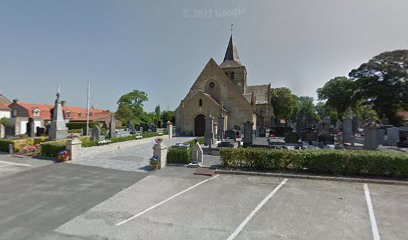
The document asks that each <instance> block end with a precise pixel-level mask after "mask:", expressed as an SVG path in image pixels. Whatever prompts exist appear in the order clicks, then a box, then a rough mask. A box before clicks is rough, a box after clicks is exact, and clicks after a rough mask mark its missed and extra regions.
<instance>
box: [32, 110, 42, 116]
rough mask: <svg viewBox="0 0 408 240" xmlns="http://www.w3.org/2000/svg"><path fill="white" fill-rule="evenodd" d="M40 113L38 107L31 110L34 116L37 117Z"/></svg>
mask: <svg viewBox="0 0 408 240" xmlns="http://www.w3.org/2000/svg"><path fill="white" fill-rule="evenodd" d="M40 113H41V110H40V109H38V108H36V109H34V110H33V116H34V117H39V116H40Z"/></svg>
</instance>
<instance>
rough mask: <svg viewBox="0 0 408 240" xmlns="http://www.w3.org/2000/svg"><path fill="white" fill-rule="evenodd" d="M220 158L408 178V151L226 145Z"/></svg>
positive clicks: (229, 163)
mask: <svg viewBox="0 0 408 240" xmlns="http://www.w3.org/2000/svg"><path fill="white" fill-rule="evenodd" d="M221 161H222V162H223V164H224V166H225V167H227V168H245V169H256V170H278V171H296V172H310V173H315V174H332V175H367V176H386V177H398V178H407V177H408V154H406V153H391V152H380V151H363V150H354V151H345V150H329V149H321V150H288V149H254V148H240V149H229V148H223V149H221Z"/></svg>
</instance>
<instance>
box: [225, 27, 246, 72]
mask: <svg viewBox="0 0 408 240" xmlns="http://www.w3.org/2000/svg"><path fill="white" fill-rule="evenodd" d="M220 67H221V68H230V67H242V64H241V62H240V60H239V56H238V50H237V46H236V44H235V42H234V39H233V38H232V34H231V37H230V40H229V43H228V47H227V51H226V52H225V56H224V61H223V62H222V63H221V64H220Z"/></svg>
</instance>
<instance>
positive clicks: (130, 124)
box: [127, 121, 136, 134]
mask: <svg viewBox="0 0 408 240" xmlns="http://www.w3.org/2000/svg"><path fill="white" fill-rule="evenodd" d="M127 127H128V129H129V132H130V133H132V134H133V133H135V131H136V129H135V125H134V124H133V123H132V122H131V121H128V124H127Z"/></svg>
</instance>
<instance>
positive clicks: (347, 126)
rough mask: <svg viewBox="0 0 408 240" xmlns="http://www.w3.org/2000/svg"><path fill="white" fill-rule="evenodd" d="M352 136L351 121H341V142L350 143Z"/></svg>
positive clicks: (348, 119) (347, 119)
mask: <svg viewBox="0 0 408 240" xmlns="http://www.w3.org/2000/svg"><path fill="white" fill-rule="evenodd" d="M353 135H354V134H353V121H352V120H351V119H350V118H346V119H344V120H343V142H345V143H351V142H352V141H353Z"/></svg>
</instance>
